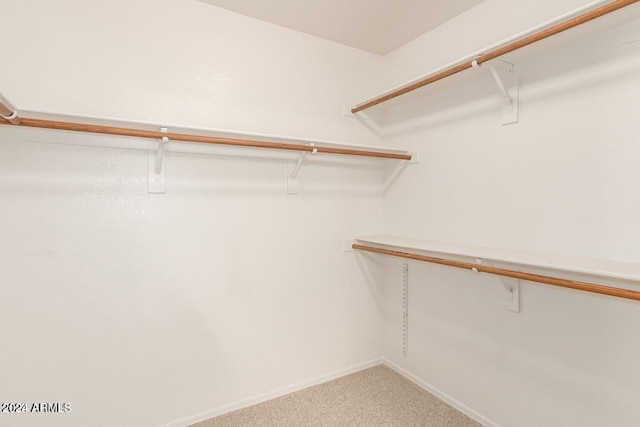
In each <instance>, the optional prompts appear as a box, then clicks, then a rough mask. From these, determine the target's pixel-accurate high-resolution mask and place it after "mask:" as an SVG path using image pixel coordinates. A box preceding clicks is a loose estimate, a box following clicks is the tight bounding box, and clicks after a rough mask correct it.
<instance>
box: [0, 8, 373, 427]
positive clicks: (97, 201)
mask: <svg viewBox="0 0 640 427" xmlns="http://www.w3.org/2000/svg"><path fill="white" fill-rule="evenodd" d="M0 3H1V4H0V9H2V13H1V14H0V27H2V28H3V34H5V35H6V34H11V35H12V37H11V38H10V40H11V43H3V44H2V46H0V57H1V58H2V66H1V67H0V91H2V93H3V94H4V95H6V96H7V98H9V99H10V100H11V101H13V102H14V103H15V104H16V105H17V106H18V107H19V108H22V109H27V110H30V109H31V110H41V111H47V112H57V113H66V114H80V115H87V116H101V117H107V118H115V119H124V120H133V121H136V120H137V121H148V122H151V123H158V125H162V124H164V125H166V124H177V125H181V126H184V127H190V126H194V127H203V128H229V129H236V130H239V131H246V132H266V133H280V134H288V135H293V136H301V137H308V138H326V139H334V140H338V141H346V142H360V143H366V144H376V143H378V142H379V141H378V140H377V137H376V136H375V135H372V134H370V133H369V131H368V130H367V129H366V128H363V127H361V126H360V125H359V124H358V123H357V122H356V121H355V120H353V119H349V118H345V117H343V116H342V111H341V104H342V103H344V102H349V103H351V102H352V99H353V98H355V99H357V98H359V97H362V96H364V95H365V93H367V92H368V91H370V90H372V89H374V87H375V84H377V83H378V82H377V77H376V74H375V73H376V72H377V70H376V67H377V65H378V64H379V61H380V58H378V57H376V56H374V55H370V54H366V53H364V52H360V51H357V50H354V49H350V48H346V47H344V46H340V45H337V44H334V43H329V42H324V41H321V40H319V39H315V38H313V37H310V36H306V35H303V34H300V33H295V32H292V31H287V30H284V29H281V28H277V27H275V26H271V25H268V24H264V23H260V22H258V21H254V20H251V19H248V18H243V17H240V16H237V15H234V14H231V13H228V12H224V11H222V10H218V9H216V8H213V7H212V6H208V5H205V4H203V3H200V2H197V1H195V0H180V1H179V0H160V1H158V0H137V1H129V0H127V1H109V2H104V1H97V0H96V1H88V0H82V1H80V0H64V1H60V2H48V1H19V2H14V1H2V2H0ZM361 79H364V80H361ZM356 83H357V84H356ZM376 90H377V89H376ZM0 139H1V142H0V201H1V202H0V203H1V206H2V208H1V209H0V230H1V232H0V234H1V235H2V239H0V289H1V290H2V295H3V297H2V298H0V313H1V314H0V319H1V320H0V335H1V336H2V343H1V344H0V346H1V351H0V401H2V402H61V403H62V402H68V403H70V405H71V408H72V410H71V413H69V414H0V424H2V425H9V426H35V425H47V426H53V425H60V426H87V425H92V426H115V425H117V426H136V427H138V426H154V425H160V424H164V423H172V422H177V424H175V425H181V424H182V425H186V424H187V423H188V422H189V421H197V420H198V419H199V418H204V417H207V416H213V415H215V414H217V413H218V412H220V411H221V410H224V409H225V408H226V409H231V408H233V407H234V405H238V404H241V403H242V402H244V403H247V402H248V401H250V400H251V399H256V398H259V397H260V396H263V397H264V396H266V395H273V394H274V393H278V392H282V391H283V390H286V389H288V388H289V389H290V388H292V387H293V388H295V387H297V386H300V385H302V384H308V383H310V382H313V381H315V380H317V379H319V378H321V377H323V376H327V375H332V374H335V373H339V372H344V371H345V370H348V369H351V368H353V367H357V366H361V364H363V363H368V362H369V361H371V360H376V359H378V358H379V356H380V354H381V347H380V334H379V325H380V305H379V301H378V296H377V291H378V290H377V288H376V284H375V282H372V281H371V280H370V278H368V277H366V276H363V275H362V274H360V271H359V269H358V268H357V264H356V262H355V261H354V256H353V254H352V253H350V254H345V253H343V252H342V239H344V238H350V237H352V236H354V235H356V234H363V233H364V234H366V233H371V232H377V231H379V230H380V229H381V228H382V212H383V211H382V190H381V182H382V179H383V176H382V171H381V168H380V167H379V165H378V164H377V163H371V162H357V161H355V160H354V161H349V163H348V164H346V165H345V164H340V163H336V162H334V161H332V160H330V161H329V162H328V163H327V162H324V163H320V162H316V163H313V164H311V163H310V164H308V165H305V166H304V167H303V169H302V171H301V172H300V179H301V180H302V185H303V190H302V192H301V193H300V194H299V195H287V187H286V183H287V180H286V176H287V175H286V174H287V164H286V162H285V161H283V160H278V159H272V160H256V159H253V158H241V157H240V158H225V157H216V156H203V155H193V154H191V155H189V154H180V153H168V155H167V164H166V168H167V172H166V174H167V189H166V194H149V193H147V173H148V164H147V152H145V151H136V150H125V149H114V148H99V147H86V146H85V147H83V146H79V145H53V144H45V143H35V142H31V141H32V140H46V141H50V142H54V141H55V142H68V143H71V142H72V141H75V142H77V143H79V144H83V143H84V142H86V143H87V144H89V145H91V144H99V143H102V142H104V141H113V139H109V138H107V137H94V136H84V137H80V136H78V135H67V134H58V133H55V132H51V131H42V132H41V131H31V132H27V131H25V132H17V131H16V130H14V129H6V128H4V127H3V128H2V129H0ZM74 144H75V143H74ZM318 157H320V156H318ZM181 419H182V420H183V421H182V422H179V421H178V420H181Z"/></svg>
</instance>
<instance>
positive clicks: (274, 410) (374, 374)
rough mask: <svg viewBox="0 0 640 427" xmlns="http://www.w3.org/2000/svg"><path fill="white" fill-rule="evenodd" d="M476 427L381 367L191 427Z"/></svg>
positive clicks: (475, 424) (438, 401) (465, 417)
mask: <svg viewBox="0 0 640 427" xmlns="http://www.w3.org/2000/svg"><path fill="white" fill-rule="evenodd" d="M256 426H261V427H262V426H265V427H266V426H278V427H280V426H287V427H289V426H290V427H294V426H295V427H312V426H313V427H315V426H323V427H342V426H345V427H382V426H388V427H391V426H393V427H410V426H411V427H414V426H415V427H417V426H420V427H445V426H446V427H477V426H481V425H480V424H478V423H477V422H475V421H473V420H471V419H470V418H469V417H467V416H466V415H464V414H462V413H461V412H459V411H457V410H456V409H454V408H452V407H451V406H449V405H447V404H446V403H444V402H443V401H441V400H439V399H438V398H436V397H435V396H433V395H432V394H430V393H427V392H426V391H424V390H423V389H422V388H420V387H418V386H417V385H415V384H414V383H412V382H411V381H409V380H407V379H406V378H404V377H402V376H401V375H399V374H397V373H396V372H394V371H393V370H391V369H389V368H387V367H386V366H383V365H379V366H375V367H373V368H369V369H365V370H364V371H360V372H357V373H355V374H352V375H347V376H346V377H342V378H338V379H336V380H333V381H330V382H327V383H324V384H320V385H317V386H313V387H309V388H307V389H304V390H301V391H298V392H295V393H291V394H288V395H286V396H282V397H279V398H277V399H273V400H270V401H268V402H264V403H261V404H258V405H255V406H251V407H248V408H244V409H240V410H238V411H234V412H230V413H228V414H225V415H221V416H219V417H216V418H211V419H209V420H207V421H203V422H201V423H198V424H194V425H193V426H192V427H256Z"/></svg>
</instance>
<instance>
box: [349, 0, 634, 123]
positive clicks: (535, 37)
mask: <svg viewBox="0 0 640 427" xmlns="http://www.w3.org/2000/svg"><path fill="white" fill-rule="evenodd" d="M638 1H640V0H614V1H612V2H611V3H607V4H606V5H604V6H601V7H598V8H596V9H593V10H591V11H589V12H586V13H583V14H581V15H578V16H576V17H574V18H571V19H568V20H566V21H564V22H561V23H559V24H556V25H554V26H552V27H549V28H547V29H545V30H542V31H539V32H537V33H534V34H532V35H530V36H527V37H524V38H522V39H519V40H516V41H514V42H512V43H509V44H507V45H505V46H502V47H500V48H497V49H495V50H492V51H490V52H487V53H484V54H482V55H480V56H478V57H477V58H475V59H473V60H469V61H466V62H463V63H461V64H458V65H455V66H453V67H451V68H448V69H446V70H444V71H440V72H438V73H436V74H433V75H431V76H429V77H425V78H424V79H421V80H418V81H417V82H414V83H411V84H409V85H407V86H404V87H401V88H399V89H396V90H394V91H392V92H389V93H387V94H385V95H381V96H379V97H377V98H374V99H372V100H371V101H367V102H365V103H362V104H359V105H356V106H355V107H353V108H352V109H351V112H352V113H357V112H360V111H362V110H366V109H367V108H371V107H373V106H374V105H378V104H381V103H383V102H385V101H388V100H390V99H393V98H396V97H398V96H400V95H404V94H405V93H408V92H411V91H413V90H416V89H419V88H421V87H423V86H426V85H428V84H431V83H434V82H437V81H438V80H442V79H444V78H445V77H449V76H452V75H454V74H457V73H459V72H461V71H464V70H467V69H469V68H472V67H473V66H474V64H473V63H474V61H475V62H476V63H477V65H480V64H482V63H484V62H487V61H489V60H491V59H495V58H497V57H499V56H502V55H504V54H507V53H509V52H513V51H514V50H517V49H520V48H521V47H525V46H528V45H530V44H532V43H535V42H537V41H540V40H543V39H546V38H547V37H550V36H553V35H555V34H558V33H560V32H562V31H565V30H568V29H570V28H573V27H576V26H578V25H581V24H584V23H585V22H589V21H591V20H593V19H596V18H599V17H601V16H603V15H606V14H608V13H611V12H615V11H616V10H618V9H622V8H623V7H626V6H629V5H631V4H633V3H637V2H638Z"/></svg>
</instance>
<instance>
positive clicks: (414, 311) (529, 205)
mask: <svg viewBox="0 0 640 427" xmlns="http://www.w3.org/2000/svg"><path fill="white" fill-rule="evenodd" d="M502 3H505V2H502ZM555 3H559V2H555ZM567 4H568V2H567ZM494 6H495V8H494ZM502 6H504V5H501V3H500V2H490V1H488V2H484V3H483V4H482V7H483V8H485V9H487V13H486V15H485V17H484V18H485V21H484V23H483V25H484V26H485V27H486V28H487V29H488V30H487V31H492V30H491V29H492V28H494V27H500V26H502V24H504V23H505V22H504V20H503V19H502V17H503V16H509V19H507V23H506V24H505V25H508V23H509V22H511V21H513V20H518V19H520V18H521V17H522V18H523V19H524V16H525V15H528V14H531V15H536V14H537V12H538V11H539V10H543V9H544V8H546V7H551V6H553V5H550V4H546V5H541V7H540V8H535V7H533V5H529V6H528V7H523V8H522V9H519V10H513V11H512V12H513V13H506V12H505V13H502V14H500V13H499V12H500V10H502ZM543 6H544V7H543ZM479 7H480V6H479ZM514 8H515V5H514ZM518 8H520V4H518ZM489 9H491V10H489ZM489 11H491V12H492V13H488V12H489ZM639 12H640V10H639V8H638V6H637V5H635V6H632V7H630V8H629V9H628V10H627V11H625V12H623V14H622V15H620V14H619V16H618V17H614V18H612V19H611V20H609V21H606V22H609V23H610V25H607V24H606V22H605V24H603V23H598V24H596V25H595V27H592V28H597V30H593V31H591V34H590V32H589V31H588V30H581V31H583V33H582V35H581V37H580V38H577V39H573V38H572V37H571V36H567V38H566V39H565V40H566V41H567V42H566V43H564V44H563V43H559V44H558V43H553V44H549V45H545V46H543V47H538V48H536V49H534V50H532V51H528V52H525V53H521V54H518V55H515V56H513V58H512V60H513V61H514V63H515V70H516V77H517V78H518V79H519V94H520V104H519V106H520V117H519V122H518V123H517V124H513V125H508V126H503V125H502V124H501V114H500V112H501V108H502V100H501V98H500V96H499V94H498V92H497V90H496V86H495V83H494V82H493V80H492V79H491V76H490V74H489V73H488V70H486V69H485V70H479V71H478V72H475V71H477V70H474V71H473V72H475V74H474V75H473V76H471V75H469V74H467V76H466V77H462V78H458V79H457V80H456V82H457V84H456V85H452V84H450V83H443V84H442V85H440V86H438V85H435V86H434V87H432V88H430V89H428V90H426V91H425V92H423V96H413V97H409V98H408V99H407V100H406V102H397V103H395V104H393V105H391V106H390V107H388V108H387V109H386V110H385V111H384V112H383V113H384V114H381V113H379V114H380V115H383V116H384V118H385V129H386V132H387V143H388V144H397V145H398V146H402V147H406V148H409V149H412V150H419V151H420V157H421V163H420V164H418V165H413V166H412V167H410V168H408V169H407V170H406V171H405V173H403V174H402V175H401V176H400V177H399V178H398V179H397V180H396V181H395V182H394V184H393V185H392V186H391V187H390V188H389V190H388V191H387V192H386V194H385V199H384V209H385V233H388V234H394V235H401V236H407V237H413V238H421V239H426V240H436V241H438V240H439V241H448V242H457V243H465V244H474V245H480V246H490V247H501V248H511V249H520V250H529V251H537V252H543V253H548V254H554V253H557V254H566V255H577V256H585V257H592V258H598V259H610V260H619V261H630V262H638V260H639V256H640V246H639V244H638V242H640V228H639V227H638V226H637V218H638V217H639V215H640V197H639V196H638V195H639V194H640V191H639V190H640V186H639V184H638V179H637V177H638V173H637V160H638V159H639V158H640V149H639V148H638V144H637V142H638V135H640V124H639V123H640V122H639V121H638V120H637V112H638V111H639V108H640V101H639V100H640V78H639V76H640V61H639V60H638V58H640V44H639V43H638V40H640V20H639V19H638V13H639ZM521 15H522V16H521ZM468 24H469V22H468V21H467V20H465V19H461V20H453V21H451V22H449V23H448V24H447V26H446V28H441V29H440V30H438V31H434V32H433V34H427V35H425V36H424V37H423V38H422V39H421V40H417V41H416V42H415V44H412V45H408V46H405V47H403V48H402V49H401V50H399V51H397V52H395V53H394V55H397V57H394V61H397V62H398V63H400V64H402V63H404V64H405V66H406V67H407V68H406V69H405V70H402V67H400V68H399V71H398V73H400V74H402V73H405V72H407V70H409V69H411V68H412V67H413V71H414V75H419V74H420V72H421V71H422V72H424V71H426V70H424V69H423V68H422V67H421V65H423V64H420V62H422V61H421V60H418V59H415V58H424V56H425V55H426V53H431V52H436V54H434V55H437V52H438V51H437V50H436V49H434V48H433V46H434V45H435V44H436V43H441V42H442V41H443V40H447V42H446V43H449V44H451V46H455V45H458V46H461V45H463V44H465V41H467V42H469V43H474V39H475V36H474V35H471V34H469V32H467V31H465V30H466V28H465V26H467V25H468ZM478 34H479V35H478V37H480V34H481V32H479V33H478ZM445 36H446V37H445ZM420 53H424V54H425V55H421V54H420ZM467 53H468V52H466V51H464V49H462V48H460V47H459V48H457V49H454V52H453V53H451V52H449V53H448V55H452V58H451V59H454V57H455V55H457V56H458V57H461V56H464V55H466V54H467ZM414 65H415V67H414ZM473 72H472V73H473ZM385 262H386V265H385V276H386V279H385V287H384V289H385V291H384V295H385V298H384V301H385V302H386V304H387V306H386V317H385V322H384V325H385V326H384V327H385V333H384V335H385V357H386V358H387V359H388V360H389V361H390V362H391V363H393V364H395V365H396V366H397V367H399V368H400V369H403V370H405V371H406V372H407V373H408V374H410V375H413V376H415V378H416V379H417V380H419V381H421V382H423V384H426V385H428V386H430V387H433V389H434V390H437V391H438V392H439V393H442V395H443V396H445V397H446V396H448V397H450V398H451V401H452V402H454V403H455V404H457V405H459V407H460V408H461V409H463V410H465V411H467V412H468V413H470V414H472V415H475V416H477V417H478V418H479V419H481V420H483V421H484V422H485V423H487V424H490V425H493V424H495V425H500V426H509V427H512V426H541V425H544V426H563V427H566V426H580V427H585V426H593V427H596V426H602V425H607V426H619V427H623V426H630V425H637V424H639V423H640V410H639V409H638V406H637V404H636V402H638V400H640V389H639V388H638V387H637V384H639V383H640V369H639V367H638V364H637V363H636V360H635V359H636V357H635V355H637V354H638V352H639V351H640V346H639V344H638V340H637V328H636V327H635V325H637V324H638V322H640V307H639V306H638V304H637V303H636V302H631V301H624V300H618V299H615V298H609V297H604V296H596V295H591V294H586V293H581V292H577V291H571V290H563V289H559V288H553V287H547V286H542V285H536V284H533V283H527V282H523V283H521V289H520V301H521V311H520V313H512V312H509V311H506V310H504V309H503V308H502V299H503V298H504V294H505V291H504V289H503V287H502V284H501V283H500V281H499V279H497V278H495V277H490V276H484V275H477V274H473V273H471V272H467V271H460V270H455V269H450V268H446V267H441V266H432V265H426V264H419V263H414V262H410V263H409V264H410V265H409V270H410V273H409V277H410V289H409V329H408V330H409V335H408V349H409V352H408V356H407V357H404V356H403V355H402V335H401V331H402V323H401V318H402V317H401V309H402V294H401V289H402V288H401V283H402V264H403V262H402V261H399V260H391V259H389V260H386V261H385ZM538 272H541V273H547V274H548V273H550V272H549V271H546V272H545V271H538ZM567 277H569V278H574V279H578V280H587V281H592V282H596V283H603V284H612V283H611V282H609V281H607V280H604V279H598V278H594V277H589V276H575V275H569V276H567ZM618 285H620V283H618ZM623 285H624V286H628V287H630V288H632V289H636V290H640V287H639V286H638V284H637V283H624V284H623Z"/></svg>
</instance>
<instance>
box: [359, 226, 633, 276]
mask: <svg viewBox="0 0 640 427" xmlns="http://www.w3.org/2000/svg"><path fill="white" fill-rule="evenodd" d="M356 240H357V241H358V242H361V243H368V244H371V245H377V246H384V247H387V248H393V249H405V250H407V249H408V250H413V251H421V252H429V253H434V254H446V255H457V256H463V257H471V258H479V259H483V260H490V261H497V262H504V263H510V264H518V265H524V266H531V267H540V268H547V269H552V270H560V271H567V272H572V273H582V274H589V275H594V276H599V277H608V278H613V279H622V280H631V281H635V282H640V264H637V263H631V262H622V261H612V260H603V259H595V258H586V257H576V256H568V255H556V254H546V253H539V252H528V251H518V250H511V249H497V248H488V247H482V246H473V245H462V244H457V243H447V242H435V241H430V240H419V239H411V238H405V237H399V236H389V235H371V236H358V237H356Z"/></svg>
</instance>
